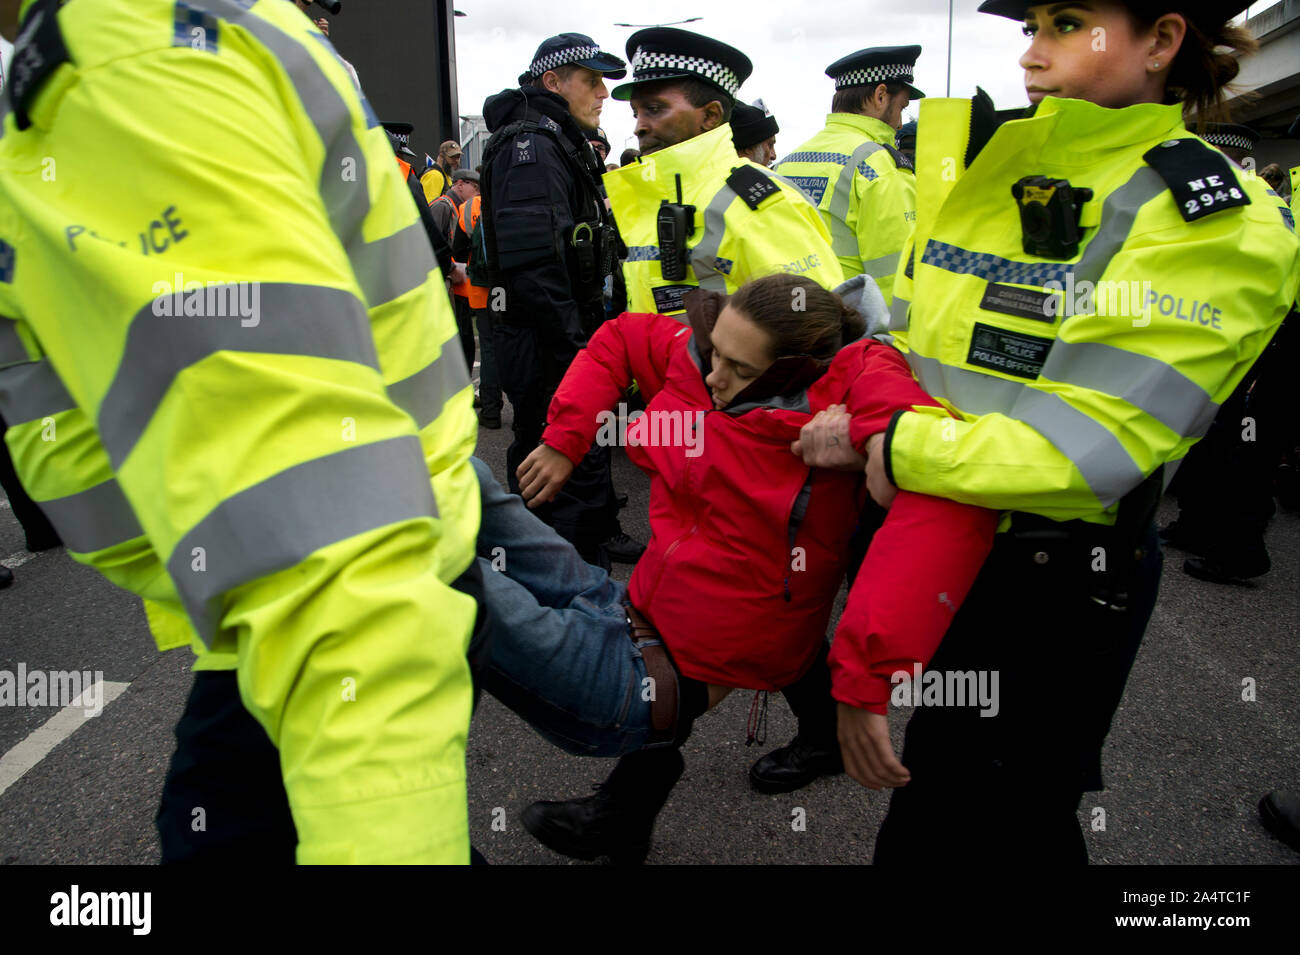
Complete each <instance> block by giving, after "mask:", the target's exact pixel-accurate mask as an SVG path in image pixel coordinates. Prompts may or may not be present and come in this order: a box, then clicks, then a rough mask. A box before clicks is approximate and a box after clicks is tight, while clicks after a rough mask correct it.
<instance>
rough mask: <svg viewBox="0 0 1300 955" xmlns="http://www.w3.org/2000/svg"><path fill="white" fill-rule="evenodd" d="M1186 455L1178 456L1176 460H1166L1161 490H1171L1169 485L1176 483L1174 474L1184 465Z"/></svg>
mask: <svg viewBox="0 0 1300 955" xmlns="http://www.w3.org/2000/svg"><path fill="white" fill-rule="evenodd" d="M1184 460H1186V458H1185V457H1182V458H1178V459H1177V460H1176V461H1166V462H1165V476H1164V478H1163V483H1162V485H1161V487H1160V490H1161V492H1164V491H1167V490H1169V485H1170V484H1173V483H1174V475H1175V474H1177V473H1178V468H1179V467H1180V466H1181V465H1182V463H1183V461H1184Z"/></svg>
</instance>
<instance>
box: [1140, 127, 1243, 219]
mask: <svg viewBox="0 0 1300 955" xmlns="http://www.w3.org/2000/svg"><path fill="white" fill-rule="evenodd" d="M1142 158H1143V159H1145V160H1146V161H1147V163H1148V165H1150V166H1151V168H1152V169H1154V170H1155V171H1156V172H1157V173H1159V174H1160V178H1161V179H1163V180H1164V181H1165V183H1166V184H1167V185H1168V186H1169V191H1170V192H1172V193H1173V194H1174V201H1175V202H1177V203H1178V212H1179V214H1180V215H1182V217H1183V218H1184V219H1185V220H1187V221H1188V222H1194V221H1195V220H1197V219H1200V218H1202V217H1203V216H1208V215H1210V214H1211V213H1214V212H1221V211H1223V210H1224V209H1231V208H1233V207H1234V206H1248V205H1250V196H1248V195H1246V193H1245V192H1244V191H1243V190H1242V189H1241V187H1240V186H1238V184H1237V177H1236V175H1234V174H1233V172H1232V167H1231V166H1230V165H1229V163H1228V158H1227V157H1226V156H1224V155H1223V154H1222V153H1220V152H1218V151H1217V150H1215V149H1213V148H1211V147H1209V146H1207V145H1205V144H1204V143H1202V142H1201V141H1200V140H1197V139H1168V140H1165V141H1164V142H1163V143H1161V144H1160V145H1158V146H1154V147H1152V148H1151V149H1148V150H1147V151H1146V154H1145V155H1143V157H1142Z"/></svg>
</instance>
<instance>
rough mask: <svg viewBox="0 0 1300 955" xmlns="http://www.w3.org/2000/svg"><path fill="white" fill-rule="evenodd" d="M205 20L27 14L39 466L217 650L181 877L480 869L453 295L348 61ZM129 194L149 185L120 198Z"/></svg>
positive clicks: (319, 46)
mask: <svg viewBox="0 0 1300 955" xmlns="http://www.w3.org/2000/svg"><path fill="white" fill-rule="evenodd" d="M178 9H181V8H178V7H177V5H176V4H175V3H174V2H171V0H78V2H77V3H69V4H63V5H62V6H61V5H60V4H59V3H58V2H57V0H38V2H35V3H28V4H27V5H26V8H25V10H24V13H25V22H24V27H23V29H22V31H21V33H20V40H21V42H20V43H18V45H17V47H16V49H15V52H14V58H15V59H14V62H15V64H16V66H17V68H16V69H15V71H14V73H13V77H14V82H13V83H12V84H11V85H10V87H9V89H8V90H6V95H5V97H4V100H3V105H0V124H2V125H0V131H2V132H3V135H0V316H3V317H0V410H2V411H3V414H4V417H5V420H6V421H7V422H8V424H9V426H10V434H9V436H8V444H9V447H10V449H11V450H12V451H13V455H14V465H15V467H16V469H17V471H18V475H19V477H20V478H21V480H22V482H23V485H24V486H25V487H26V488H27V490H28V491H29V492H30V493H31V495H32V498H33V499H34V500H36V501H37V502H38V503H39V504H40V506H41V508H42V510H44V511H45V513H46V515H47V516H48V517H49V518H50V520H51V522H52V523H53V524H54V525H55V527H56V528H57V530H58V531H59V534H60V536H61V537H62V538H63V539H64V541H65V542H66V543H67V546H68V550H69V551H70V552H71V553H72V555H73V556H74V557H75V558H76V559H77V560H79V561H81V562H83V563H87V564H90V565H91V566H94V567H96V568H97V569H99V570H100V571H101V572H103V573H104V575H105V576H106V577H108V578H109V579H110V580H111V581H113V582H114V583H116V584H118V585H120V586H122V587H124V588H126V589H128V590H131V591H133V592H134V593H136V594H138V595H140V596H141V597H143V598H144V599H145V611H146V616H147V619H148V622H149V626H150V629H151V631H152V632H153V634H154V637H155V639H156V640H157V642H158V645H159V647H160V649H171V648H174V647H182V646H188V647H191V648H192V649H193V650H194V651H195V653H196V654H197V655H198V659H197V660H196V661H195V663H194V671H195V676H194V686H193V690H192V692H191V694H190V698H189V701H188V702H187V704H186V708H185V712H184V714H183V715H182V717H181V720H180V723H179V724H178V725H177V729H176V735H177V749H176V753H175V755H174V757H173V759H172V763H171V767H170V769H169V771H168V775H167V779H166V781H165V783H164V787H163V799H162V805H161V808H160V810H159V816H158V827H159V834H160V837H161V841H162V852H163V859H164V861H181V860H186V861H188V860H194V861H198V860H205V861H220V862H224V863H227V864H232V865H238V866H241V867H244V868H247V867H248V866H249V865H250V864H251V865H262V864H267V863H283V862H291V861H293V860H294V858H295V856H296V858H297V860H298V861H299V862H318V863H332V862H377V863H391V862H468V861H469V856H470V852H469V842H468V818H467V804H466V793H465V737H466V732H467V729H468V724H469V717H470V709H471V699H472V687H471V681H470V671H469V666H468V663H467V660H466V649H467V645H468V644H469V642H470V636H471V628H472V627H473V625H474V620H475V615H476V601H475V600H474V599H473V597H471V596H470V595H468V594H466V593H462V592H458V589H456V588H455V587H453V583H454V582H457V585H458V586H461V585H465V584H466V583H467V581H466V578H465V576H464V575H465V574H466V573H467V572H468V570H474V572H475V574H476V573H477V571H476V570H475V568H476V564H475V562H474V549H475V538H476V536H477V532H478V527H479V514H480V505H479V500H480V498H479V489H478V482H477V480H476V478H475V475H474V471H473V469H472V467H471V465H470V462H469V458H470V454H471V453H472V451H473V449H474V440H475V435H476V433H477V430H476V428H475V425H474V416H473V411H472V408H471V404H470V403H471V394H472V391H471V388H470V385H469V377H468V375H467V374H466V370H465V367H464V363H463V362H462V360H461V357H460V353H459V350H458V349H456V348H455V347H454V344H453V342H454V340H455V326H454V322H453V321H452V317H451V305H450V303H449V302H448V301H447V296H446V294H445V291H444V288H443V282H442V277H441V275H440V274H439V273H438V270H437V268H436V267H435V264H434V260H433V256H432V254H431V253H430V251H429V246H428V243H427V242H426V240H425V236H424V234H423V232H422V231H421V229H420V227H419V224H418V220H417V217H416V210H415V209H414V208H412V205H411V198H410V197H409V196H408V195H407V193H406V190H405V188H404V186H403V184H402V180H401V178H400V175H399V173H398V171H397V169H395V168H394V165H393V154H392V149H391V147H390V145H389V142H388V140H387V139H386V138H385V135H384V133H383V131H381V130H380V129H379V128H378V127H377V126H376V125H375V124H374V123H372V122H369V121H368V118H367V117H368V115H370V116H372V115H373V114H371V113H370V111H369V108H368V107H367V106H366V105H365V104H364V101H363V100H362V99H361V98H360V96H359V95H358V93H357V92H356V89H355V87H354V86H353V85H352V81H351V78H350V77H349V75H348V73H347V71H346V70H345V69H344V67H343V65H342V63H338V62H335V61H334V60H333V59H332V57H331V56H328V55H325V56H323V55H322V50H325V51H329V50H331V49H332V48H331V47H330V45H329V41H328V40H326V39H325V38H324V37H322V36H320V35H318V34H316V31H315V30H314V29H312V30H310V32H309V31H308V30H307V29H306V27H305V25H304V23H303V21H302V18H301V15H300V14H299V13H298V11H297V10H296V9H295V8H294V7H293V6H291V5H290V4H287V3H259V4H256V5H255V6H254V7H253V8H251V9H250V7H249V5H248V4H246V3H242V2H235V0H191V2H190V3H188V4H186V5H185V7H184V8H183V10H182V12H183V14H184V16H185V24H184V26H185V29H184V32H183V35H184V42H181V41H180V40H179V39H175V40H174V39H173V37H174V36H175V37H179V36H181V33H180V32H178V30H177V22H178V21H177V16H178V12H177V11H178ZM12 10H13V5H12V4H8V3H6V4H0V17H3V15H4V14H6V13H11V12H12ZM127 23H129V24H131V27H130V29H129V32H130V33H131V58H132V63H133V66H132V68H131V69H130V70H127V71H122V70H119V69H117V68H116V66H115V64H121V62H122V61H121V54H122V44H121V32H120V29H119V30H117V31H115V30H114V29H111V28H110V25H117V26H118V27H119V28H120V27H121V25H122V24H127ZM2 25H3V27H4V30H5V33H6V35H8V36H12V35H13V32H12V28H13V27H14V22H13V20H12V19H7V20H5V21H4V22H3V24H2ZM214 116H220V117H221V122H219V123H213V122H212V117H214ZM164 139H165V140H167V141H169V142H178V143H188V144H190V146H191V147H194V149H196V148H197V147H198V146H199V145H201V146H202V152H201V154H200V153H199V152H195V151H194V149H187V150H179V151H177V150H166V149H159V148H158V143H159V142H161V141H163V140H164ZM28 155H39V156H46V157H50V158H51V159H53V160H54V161H56V162H57V165H58V172H59V179H58V187H57V188H56V189H51V188H50V183H49V182H48V181H46V180H44V179H43V178H42V175H41V167H40V165H39V164H38V165H33V164H31V163H30V162H27V161H26V160H25V159H22V158H21V157H23V156H28ZM286 157H288V161H286ZM213 169H237V170H238V175H227V174H221V175H216V174H213ZM341 172H342V173H343V175H342V176H341V175H340V173H341ZM352 173H355V177H354V178H352V177H351V174H352ZM106 175H107V176H110V177H112V178H113V179H115V180H119V179H121V180H125V179H128V178H129V179H131V180H133V181H139V182H141V183H147V184H148V188H141V189H127V190H118V191H117V192H115V193H114V194H113V195H112V196H111V197H109V199H110V201H104V197H103V195H102V193H101V194H99V196H98V199H97V198H96V194H97V193H100V190H97V189H96V187H95V185H94V184H95V183H97V182H102V181H103V178H104V176H106ZM178 274H179V277H178ZM51 428H54V429H56V430H55V431H50V430H49V429H51ZM43 430H44V431H46V432H47V433H50V434H54V435H55V437H56V440H42V431H43ZM200 817H201V822H202V824H199V823H200Z"/></svg>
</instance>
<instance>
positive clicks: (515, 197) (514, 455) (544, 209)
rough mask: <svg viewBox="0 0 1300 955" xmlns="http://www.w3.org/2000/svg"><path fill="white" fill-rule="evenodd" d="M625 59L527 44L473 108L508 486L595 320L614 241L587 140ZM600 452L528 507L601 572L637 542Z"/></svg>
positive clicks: (628, 558)
mask: <svg viewBox="0 0 1300 955" xmlns="http://www.w3.org/2000/svg"><path fill="white" fill-rule="evenodd" d="M625 66H626V64H625V63H624V62H623V61H622V60H621V59H619V58H618V57H616V56H613V55H611V54H609V53H605V52H602V51H601V49H600V47H599V46H597V45H596V42H595V41H594V40H592V39H591V37H588V36H584V35H583V34H580V33H563V34H560V35H558V36H554V37H551V38H550V39H548V40H545V41H544V42H543V43H542V44H541V45H540V46H539V47H538V48H537V52H536V54H535V55H534V57H533V61H532V63H531V65H530V66H529V68H528V70H527V71H526V72H525V73H524V74H523V75H522V76H520V78H519V81H520V87H519V88H518V89H513V90H505V91H503V92H501V93H498V94H496V95H495V96H490V97H488V99H487V101H486V102H485V103H484V104H483V117H484V119H485V120H486V121H487V124H488V129H489V130H491V131H492V133H493V135H492V138H491V140H489V141H488V144H487V147H486V149H485V150H484V155H483V173H482V177H481V181H480V186H481V189H482V195H483V214H482V215H483V217H482V222H483V240H484V246H485V249H486V252H487V260H488V271H489V275H490V278H491V281H492V284H493V286H494V287H495V288H499V289H501V291H502V294H503V300H502V301H500V302H496V301H493V300H492V299H491V298H489V302H488V307H489V308H492V309H500V308H501V306H504V309H503V310H501V311H499V313H498V316H497V321H496V323H495V328H494V331H495V333H496V346H497V347H496V358H497V367H498V369H499V373H500V379H501V387H502V389H503V390H504V391H505V393H506V395H507V397H509V399H510V404H511V406H512V407H513V408H514V424H513V428H514V441H513V442H512V443H511V445H510V448H509V449H508V450H507V452H506V477H507V481H508V482H509V486H510V490H511V491H512V492H514V493H516V494H517V493H519V481H518V478H517V476H516V474H515V471H516V469H517V468H518V467H519V464H520V463H521V462H522V461H523V460H524V458H525V457H527V456H528V454H529V452H531V451H532V450H533V449H534V448H535V447H537V445H538V443H539V442H540V441H541V438H542V430H543V428H544V427H545V424H546V411H547V407H548V406H549V405H550V402H551V397H552V395H554V393H555V389H556V387H557V386H558V385H559V383H560V379H562V378H563V377H564V372H565V371H566V370H567V369H568V367H569V363H570V362H572V361H573V358H574V356H575V355H577V353H578V350H579V349H581V348H582V347H584V346H585V345H586V343H587V338H588V336H590V335H591V334H592V332H594V331H595V330H596V328H597V327H599V325H600V324H601V322H603V321H604V318H605V309H604V287H605V276H607V275H609V274H610V271H611V269H612V268H613V262H614V243H615V239H614V235H613V228H612V226H611V225H610V223H609V219H608V213H607V211H606V209H605V202H604V198H603V196H602V195H601V193H600V189H599V182H600V176H601V174H602V173H603V172H604V165H603V163H601V162H599V161H598V160H597V158H596V154H595V153H594V152H593V151H592V148H591V145H590V143H589V142H588V140H589V139H590V138H591V136H592V135H594V134H595V132H596V130H597V129H599V126H600V113H601V109H602V102H603V100H605V99H606V98H607V97H608V95H609V93H608V91H607V89H606V87H605V82H604V81H605V77H607V76H609V77H614V78H615V79H617V78H619V77H622V76H625V75H626V72H627V71H626V70H625V69H624V67H625ZM492 294H493V295H496V294H497V293H496V292H495V291H494V292H493V293H492ZM609 455H610V451H609V448H607V447H600V446H596V447H593V448H592V449H591V451H590V453H589V454H588V455H587V457H586V458H584V459H583V461H582V463H581V464H580V465H579V466H578V468H577V469H576V470H575V471H574V473H573V479H571V480H570V481H569V483H568V484H566V485H565V487H564V490H563V491H562V492H560V494H559V495H557V496H556V498H555V499H554V500H553V501H551V502H550V503H549V504H546V505H543V506H541V507H539V508H538V509H537V512H538V515H539V516H540V517H541V518H542V519H543V520H545V521H546V522H547V523H548V524H550V525H551V526H552V527H554V528H555V529H556V531H558V532H559V533H560V535H561V536H563V537H564V538H566V539H567V540H569V541H572V543H573V545H574V546H575V547H577V549H578V552H579V553H581V554H582V556H583V559H584V560H586V561H588V562H589V563H592V564H597V565H599V566H602V567H605V568H608V567H609V562H610V560H618V561H621V562H626V563H634V562H635V561H636V560H637V559H638V558H639V557H640V556H641V552H642V551H643V550H644V549H645V548H644V545H641V544H639V543H638V542H636V541H634V540H632V539H631V538H630V537H629V536H628V535H626V534H624V533H623V531H622V529H621V528H620V527H619V523H618V515H617V511H618V507H617V502H616V499H615V495H614V488H613V484H612V481H611V475H610V457H609Z"/></svg>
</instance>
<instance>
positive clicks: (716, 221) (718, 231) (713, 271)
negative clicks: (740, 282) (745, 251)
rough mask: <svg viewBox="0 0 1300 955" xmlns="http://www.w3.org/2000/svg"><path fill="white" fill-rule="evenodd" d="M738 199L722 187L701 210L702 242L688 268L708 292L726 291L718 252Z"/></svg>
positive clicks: (734, 194)
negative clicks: (702, 223)
mask: <svg viewBox="0 0 1300 955" xmlns="http://www.w3.org/2000/svg"><path fill="white" fill-rule="evenodd" d="M739 199H740V196H738V195H736V193H735V192H733V191H732V189H731V187H730V186H723V187H722V188H721V189H719V190H718V191H717V192H716V193H714V195H713V198H712V199H710V200H709V204H708V205H707V206H706V207H705V209H704V238H702V239H701V240H700V244H699V245H697V246H696V247H695V248H694V249H692V250H691V268H692V269H693V270H694V271H695V279H696V281H697V282H699V284H700V288H705V289H708V290H709V291H711V292H723V293H725V292H726V291H727V279H726V276H724V275H723V274H722V273H721V272H720V271H718V268H717V258H718V250H719V249H720V248H722V240H723V239H724V238H726V235H727V221H726V215H727V210H728V209H729V208H731V204H732V203H733V202H736V201H738V200H739Z"/></svg>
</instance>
